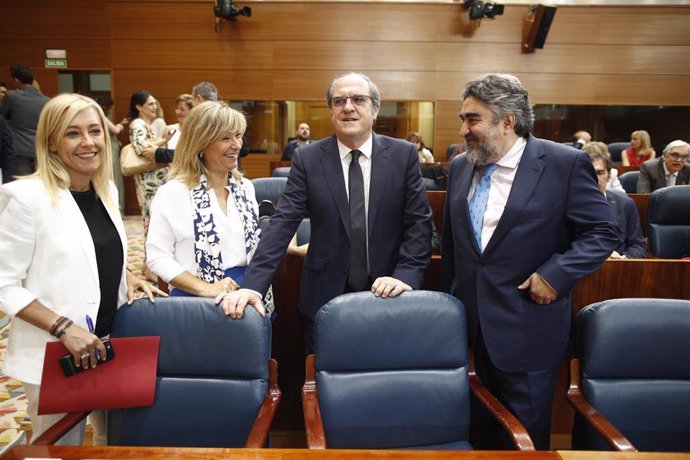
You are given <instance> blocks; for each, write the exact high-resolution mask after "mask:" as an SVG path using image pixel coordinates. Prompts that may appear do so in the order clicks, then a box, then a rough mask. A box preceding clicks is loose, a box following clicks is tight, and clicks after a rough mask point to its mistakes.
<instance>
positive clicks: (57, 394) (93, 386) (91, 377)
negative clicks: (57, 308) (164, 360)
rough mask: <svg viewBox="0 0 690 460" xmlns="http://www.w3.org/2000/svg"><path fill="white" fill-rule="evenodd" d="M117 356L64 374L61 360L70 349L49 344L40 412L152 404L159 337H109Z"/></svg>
mask: <svg viewBox="0 0 690 460" xmlns="http://www.w3.org/2000/svg"><path fill="white" fill-rule="evenodd" d="M110 342H111V343H112V344H113V350H114V352H115V359H113V360H112V361H106V362H104V363H102V364H99V365H98V366H96V367H95V368H93V369H88V370H85V371H84V372H81V373H79V374H76V375H73V376H71V377H65V374H63V372H62V368H61V367H60V363H59V359H60V358H61V357H62V356H65V355H66V354H68V353H69V352H68V351H67V349H66V348H65V346H64V345H63V344H62V343H61V342H49V343H48V344H46V356H45V360H44V361H43V380H42V381H41V394H40V396H39V398H38V413H39V415H44V414H57V413H62V412H79V411H89V410H97V409H124V408H129V407H145V406H151V405H152V404H153V398H154V395H155V391H156V368H157V366H158V348H159V345H160V337H123V338H115V339H110Z"/></svg>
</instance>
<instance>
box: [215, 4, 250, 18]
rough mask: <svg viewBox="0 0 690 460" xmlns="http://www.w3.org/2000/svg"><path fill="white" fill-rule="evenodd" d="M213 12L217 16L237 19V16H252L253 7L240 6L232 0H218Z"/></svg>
mask: <svg viewBox="0 0 690 460" xmlns="http://www.w3.org/2000/svg"><path fill="white" fill-rule="evenodd" d="M213 13H214V14H215V15H216V17H217V18H224V19H227V20H228V21H236V20H237V16H245V17H251V15H252V9H251V8H249V7H248V6H243V7H242V8H238V7H237V5H235V3H234V2H233V1H232V0H216V6H214V7H213Z"/></svg>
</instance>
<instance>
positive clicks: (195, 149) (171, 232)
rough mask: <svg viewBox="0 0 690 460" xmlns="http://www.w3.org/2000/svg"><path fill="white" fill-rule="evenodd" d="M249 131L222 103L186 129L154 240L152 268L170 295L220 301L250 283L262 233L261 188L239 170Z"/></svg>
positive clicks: (157, 202)
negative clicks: (249, 270) (247, 276)
mask: <svg viewBox="0 0 690 460" xmlns="http://www.w3.org/2000/svg"><path fill="white" fill-rule="evenodd" d="M246 126H247V122H246V121H245V118H244V115H242V114H241V113H239V112H238V111H236V110H234V109H232V108H230V107H228V106H227V105H225V104H222V103H218V102H203V103H201V104H199V105H197V106H196V107H195V108H194V109H192V111H191V112H190V113H189V115H188V116H187V118H186V121H185V123H184V125H183V126H182V136H181V139H180V143H179V144H178V145H177V150H176V154H175V157H174V159H173V162H172V166H171V168H170V174H169V176H168V182H167V183H166V184H165V185H163V186H162V187H161V188H160V189H159V191H158V193H157V194H156V197H155V198H154V200H153V205H152V214H151V226H150V229H149V235H148V238H147V240H146V253H147V256H148V259H147V263H148V265H149V267H150V269H151V271H153V273H155V274H156V275H158V276H159V277H160V278H161V279H162V280H164V281H166V282H167V283H169V284H170V286H172V287H173V289H172V290H171V291H170V295H173V296H174V295H192V296H198V297H214V298H215V297H216V296H217V295H218V294H221V293H226V292H229V291H231V290H234V289H237V287H238V286H239V283H241V282H242V279H243V278H244V272H245V269H246V266H247V263H249V261H251V258H252V255H253V254H254V250H255V248H256V245H257V243H258V241H259V235H260V230H259V205H258V204H257V202H256V197H255V194H254V185H253V184H252V182H251V181H250V180H248V179H244V178H243V177H242V174H241V173H240V172H239V170H238V169H237V159H238V158H239V154H240V149H241V148H242V136H243V135H244V130H245V129H246Z"/></svg>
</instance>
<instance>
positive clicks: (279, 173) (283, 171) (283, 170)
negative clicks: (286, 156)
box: [271, 166, 290, 177]
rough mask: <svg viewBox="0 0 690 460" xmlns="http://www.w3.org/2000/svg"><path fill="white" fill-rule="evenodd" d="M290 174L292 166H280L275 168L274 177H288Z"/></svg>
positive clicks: (272, 174)
mask: <svg viewBox="0 0 690 460" xmlns="http://www.w3.org/2000/svg"><path fill="white" fill-rule="evenodd" d="M289 175H290V166H280V167H278V168H276V169H274V170H273V172H272V173H271V176H272V177H287V176H289Z"/></svg>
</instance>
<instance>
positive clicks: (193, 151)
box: [168, 101, 247, 188]
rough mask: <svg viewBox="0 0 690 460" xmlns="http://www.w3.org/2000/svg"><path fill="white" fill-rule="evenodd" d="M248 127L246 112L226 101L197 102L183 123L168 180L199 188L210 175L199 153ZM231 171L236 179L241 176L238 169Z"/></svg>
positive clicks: (242, 131)
mask: <svg viewBox="0 0 690 460" xmlns="http://www.w3.org/2000/svg"><path fill="white" fill-rule="evenodd" d="M246 129H247V120H246V119H245V118H244V115H242V114H241V113H240V112H238V111H237V110H235V109H233V108H231V107H229V106H227V105H226V104H222V103H220V102H213V101H206V102H202V103H201V104H199V105H197V106H196V107H194V108H193V109H192V110H191V111H190V112H189V115H187V118H186V119H185V122H184V124H183V125H182V130H181V132H180V141H179V142H178V143H177V147H175V156H174V157H173V161H172V165H171V166H170V172H169V173H168V180H172V179H178V180H179V181H181V182H182V183H184V184H185V185H186V186H187V187H189V188H192V187H196V186H197V185H198V184H199V180H200V179H201V175H202V174H204V175H205V176H207V177H208V170H207V169H206V165H205V164H204V161H203V160H202V158H201V155H200V153H201V152H202V151H203V150H204V148H206V146H208V145H210V144H212V143H214V142H216V141H218V140H220V139H223V138H225V137H232V136H234V135H235V134H237V133H240V134H244V131H245V130H246ZM230 173H231V174H232V176H233V177H234V178H235V179H236V180H238V181H239V180H241V179H242V173H241V172H240V171H239V170H238V169H237V168H235V169H233V170H232V171H230Z"/></svg>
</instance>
